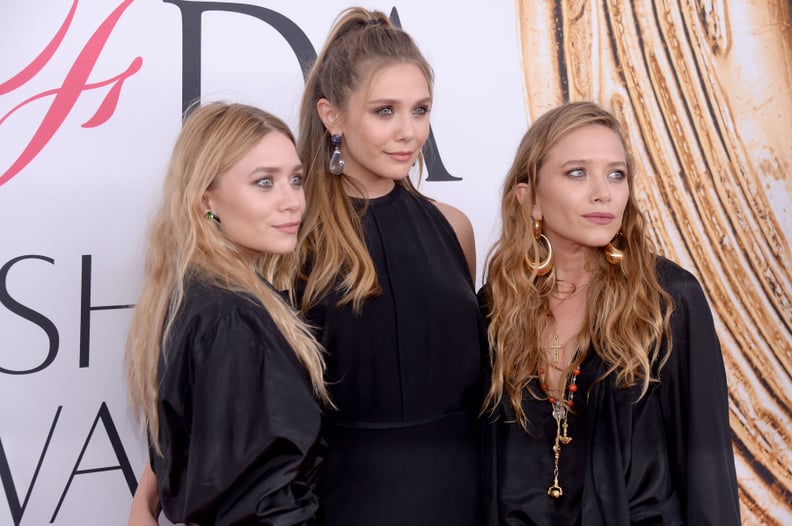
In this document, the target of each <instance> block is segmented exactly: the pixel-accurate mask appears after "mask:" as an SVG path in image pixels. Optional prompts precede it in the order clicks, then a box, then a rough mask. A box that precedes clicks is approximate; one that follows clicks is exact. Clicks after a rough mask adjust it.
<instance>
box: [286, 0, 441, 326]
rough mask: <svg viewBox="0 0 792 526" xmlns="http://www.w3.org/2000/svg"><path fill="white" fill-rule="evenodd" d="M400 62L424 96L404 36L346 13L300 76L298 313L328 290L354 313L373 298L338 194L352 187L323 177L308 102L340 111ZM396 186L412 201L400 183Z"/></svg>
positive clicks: (316, 121) (358, 235)
mask: <svg viewBox="0 0 792 526" xmlns="http://www.w3.org/2000/svg"><path fill="white" fill-rule="evenodd" d="M404 63H407V64H414V65H416V66H417V67H418V68H419V69H420V70H421V71H422V72H423V74H424V75H425V76H426V81H427V83H428V84H429V89H430V91H431V89H432V82H433V73H432V69H431V67H430V66H429V63H428V62H427V61H426V59H425V58H424V56H423V55H422V54H421V52H420V50H419V49H418V47H417V46H416V45H415V42H414V41H413V39H412V38H411V37H410V35H408V34H407V33H405V32H404V31H402V30H401V29H399V28H397V27H395V26H394V25H393V24H391V22H390V20H389V19H388V17H387V16H386V15H385V14H384V13H381V12H379V11H369V10H366V9H363V8H360V7H353V8H350V9H347V10H345V11H343V12H342V13H341V14H340V15H339V16H338V18H337V19H336V21H335V24H334V25H333V28H332V30H331V32H330V36H329V37H328V39H327V43H326V44H325V47H324V49H323V50H322V51H321V52H320V53H319V56H318V58H317V59H316V62H315V63H314V65H313V68H312V69H311V72H310V74H309V76H308V79H307V81H306V85H305V92H304V94H303V98H302V104H301V108H300V135H299V140H298V144H299V148H298V149H299V154H300V158H301V159H302V161H303V165H304V169H305V174H306V180H305V198H306V201H307V202H308V204H309V206H308V209H307V211H306V214H305V217H304V218H303V226H302V229H301V236H300V237H301V240H300V248H299V252H298V254H299V267H300V268H302V269H306V268H307V269H308V272H307V274H308V275H307V276H306V275H301V276H300V278H301V279H303V280H304V281H305V291H304V295H303V298H302V303H301V307H302V309H303V312H307V311H308V309H310V308H311V307H312V306H313V305H315V304H316V303H318V302H319V301H321V299H322V298H324V297H325V296H326V295H327V294H328V293H329V292H330V291H331V290H332V289H333V288H335V287H338V288H339V290H340V291H341V292H342V297H341V300H340V302H339V304H341V305H343V304H347V303H350V302H351V303H352V305H353V307H354V308H355V310H356V311H359V310H360V308H361V306H362V304H363V302H364V301H365V300H366V298H369V297H372V296H375V295H377V294H379V292H380V287H379V283H378V282H377V276H376V273H375V270H374V264H373V262H372V261H371V256H370V255H369V253H368V250H367V249H366V245H365V242H364V239H363V231H362V227H361V224H360V214H361V213H362V211H359V210H356V209H355V206H354V205H353V203H352V201H351V200H350V199H349V197H348V196H347V193H346V190H345V185H349V186H352V187H355V186H357V185H356V184H355V181H354V180H353V179H351V178H350V177H348V176H346V175H343V174H342V175H340V176H339V175H333V174H331V173H330V171H329V168H328V166H329V163H330V157H331V155H332V152H333V148H332V146H331V145H330V141H329V134H328V131H327V130H326V129H325V127H324V124H323V123H322V121H321V119H320V118H319V113H318V111H317V108H316V104H317V102H318V101H319V100H320V99H322V98H324V99H327V100H328V101H329V102H330V103H331V104H332V105H333V106H334V107H336V108H337V109H338V110H339V111H340V112H341V113H343V112H344V110H345V109H346V108H347V104H348V102H349V98H350V97H351V95H352V94H353V93H354V92H355V91H356V90H358V89H362V88H363V87H364V86H365V85H366V83H367V82H368V81H369V80H370V79H371V77H372V75H373V74H374V73H375V72H376V71H378V70H379V69H381V68H383V67H385V66H389V65H392V64H404ZM421 162H422V161H421ZM397 184H400V185H402V186H404V187H405V188H406V189H407V190H409V191H410V192H413V193H415V194H417V195H420V194H418V192H417V190H416V189H415V188H414V186H413V185H412V183H411V181H410V179H409V178H408V177H405V178H404V179H402V180H400V181H398V182H397ZM339 276H340V279H339Z"/></svg>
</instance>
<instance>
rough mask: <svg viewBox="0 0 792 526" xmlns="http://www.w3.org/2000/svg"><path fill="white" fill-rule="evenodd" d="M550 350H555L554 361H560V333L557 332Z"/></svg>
mask: <svg viewBox="0 0 792 526" xmlns="http://www.w3.org/2000/svg"><path fill="white" fill-rule="evenodd" d="M550 350H551V351H553V363H558V351H560V350H561V347H560V346H559V345H558V335H557V334H556V337H555V340H553V343H552V344H550Z"/></svg>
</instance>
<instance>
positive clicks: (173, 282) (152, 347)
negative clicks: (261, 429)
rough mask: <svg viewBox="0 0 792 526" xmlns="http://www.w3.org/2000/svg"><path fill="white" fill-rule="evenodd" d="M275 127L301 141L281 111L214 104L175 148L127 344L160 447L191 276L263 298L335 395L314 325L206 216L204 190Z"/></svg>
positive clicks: (144, 411)
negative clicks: (167, 379) (166, 347)
mask: <svg viewBox="0 0 792 526" xmlns="http://www.w3.org/2000/svg"><path fill="white" fill-rule="evenodd" d="M270 133H282V134H283V135H285V136H286V137H288V138H289V139H290V140H291V141H292V143H294V137H293V135H292V133H291V131H290V130H289V128H288V126H287V125H286V124H284V123H283V121H281V120H280V119H278V118H277V117H275V116H273V115H271V114H269V113H267V112H265V111H263V110H260V109H258V108H255V107H252V106H247V105H243V104H229V103H223V102H213V103H210V104H207V105H205V106H203V107H199V108H197V109H195V110H194V111H192V113H190V115H189V116H188V117H187V119H186V120H185V122H184V125H183V127H182V130H181V133H180V134H179V137H178V139H177V140H176V144H175V146H174V148H173V154H172V156H171V160H170V164H169V166H168V169H167V173H166V176H165V181H164V188H163V192H162V203H161V206H160V209H159V211H158V212H157V213H156V216H155V217H154V221H153V224H152V226H151V229H150V232H149V237H148V245H147V252H146V263H145V269H144V279H143V287H142V290H141V294H140V299H139V301H138V303H137V305H136V306H135V310H134V315H133V319H132V325H131V328H130V332H129V337H128V340H127V348H126V363H127V374H128V389H129V397H130V401H131V404H132V407H133V408H134V409H135V410H136V411H137V412H138V413H139V414H140V416H141V418H142V420H143V421H144V423H145V424H147V426H148V429H149V434H150V437H151V440H152V443H153V444H154V447H155V449H156V450H157V451H159V445H158V444H157V436H158V434H157V429H158V424H159V415H158V411H157V401H158V385H157V367H158V361H159V356H160V353H161V352H162V348H163V342H164V341H166V340H167V337H168V330H169V326H170V321H171V320H172V319H173V315H174V314H175V313H176V312H177V311H178V309H179V306H180V304H181V302H182V298H183V293H184V285H185V281H186V280H187V279H198V280H201V281H202V282H204V283H207V284H210V285H214V286H217V287H221V288H225V289H228V290H232V291H236V292H240V293H243V294H245V295H248V296H250V297H252V298H254V299H255V301H257V302H258V303H260V304H261V305H262V306H263V308H265V309H266V310H267V311H268V312H269V314H270V316H271V317H272V319H273V321H274V322H275V324H276V325H277V327H278V328H279V329H280V331H281V332H282V333H283V335H284V337H285V338H286V341H287V342H288V343H289V344H290V346H291V347H292V349H293V350H294V352H295V354H296V355H297V357H298V358H299V360H300V361H301V362H302V364H303V365H304V366H305V368H306V370H307V372H308V374H309V376H310V378H311V382H312V384H313V388H314V391H315V393H316V394H317V395H318V396H319V398H320V399H322V400H324V401H329V398H328V394H327V391H326V388H325V384H324V382H323V378H322V377H323V373H324V361H323V359H322V354H321V348H320V346H319V344H318V343H317V342H316V340H315V339H314V338H313V336H312V335H311V332H310V330H309V329H308V327H307V326H306V325H305V323H304V322H302V321H301V320H300V319H299V318H298V317H297V316H296V315H295V313H294V311H293V310H292V309H291V307H290V306H289V305H287V303H286V302H285V301H283V299H282V298H281V296H280V295H279V294H277V293H276V292H275V291H273V290H272V289H271V288H270V287H269V286H268V285H267V284H266V283H265V282H264V281H263V280H262V279H261V277H260V276H259V273H258V272H257V270H256V268H254V267H253V266H251V264H250V262H249V261H248V259H247V258H246V256H244V255H243V253H242V252H241V250H240V249H239V248H238V247H237V246H236V245H234V244H233V243H232V242H231V241H229V240H228V239H227V238H226V237H225V236H224V235H223V233H222V229H221V228H218V225H217V224H216V223H215V222H214V221H212V220H209V219H207V218H206V217H205V216H204V212H205V211H204V209H203V204H202V198H203V196H204V193H205V192H206V191H207V190H208V189H210V188H212V186H213V185H214V184H215V182H216V181H217V178H218V176H219V175H220V174H223V173H224V172H226V171H228V170H229V169H230V168H231V167H232V166H233V165H234V164H235V163H236V162H237V161H239V160H240V159H241V158H242V157H243V156H244V155H245V154H246V153H247V152H249V151H250V150H251V149H252V148H253V147H254V146H256V145H257V144H258V143H259V142H260V141H261V139H263V138H264V136H265V135H267V134H270ZM267 257H268V256H267V255H263V259H266V258H267ZM169 312H170V315H169ZM229 352H232V350H229ZM254 417H255V416H254V415H251V418H254Z"/></svg>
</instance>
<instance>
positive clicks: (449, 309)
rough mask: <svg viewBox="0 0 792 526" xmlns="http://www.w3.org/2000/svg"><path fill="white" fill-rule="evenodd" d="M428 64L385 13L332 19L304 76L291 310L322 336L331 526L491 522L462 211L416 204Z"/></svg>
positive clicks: (479, 343) (476, 330) (482, 356)
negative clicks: (302, 197) (302, 200)
mask: <svg viewBox="0 0 792 526" xmlns="http://www.w3.org/2000/svg"><path fill="white" fill-rule="evenodd" d="M432 83H433V76H432V70H431V68H430V66H429V64H428V63H427V61H426V59H425V58H424V56H423V55H422V54H421V52H420V50H419V49H418V47H417V46H416V44H415V42H414V41H413V39H412V38H411V37H410V36H409V35H408V34H407V33H406V32H404V31H402V30H401V29H399V28H398V27H395V26H394V25H393V24H392V23H391V21H390V20H389V19H388V17H387V16H386V15H385V14H384V13H381V12H376V11H368V10H366V9H361V8H352V9H348V10H346V11H344V12H343V13H341V15H340V16H339V17H338V18H337V20H336V22H335V24H334V26H333V28H332V30H331V32H330V36H329V37H328V39H327V42H326V44H325V46H324V47H323V49H322V50H321V52H320V53H319V56H318V58H317V60H316V63H315V64H314V66H313V68H312V70H311V72H310V74H309V76H308V79H307V81H306V87H305V93H304V95H303V99H302V107H301V111H300V134H299V139H298V144H299V151H300V156H301V158H302V159H303V163H304V165H305V173H306V183H305V184H306V186H305V191H306V199H307V201H308V210H307V212H306V215H305V220H304V224H303V229H302V230H301V232H300V240H301V241H300V245H299V252H298V254H299V257H300V261H299V268H300V275H299V279H298V281H297V283H296V296H297V303H298V304H299V305H300V308H301V309H302V312H303V313H304V314H305V315H306V317H307V319H308V320H309V321H310V322H311V323H312V324H313V325H316V326H317V327H319V331H320V341H321V342H322V344H323V345H324V347H325V348H326V350H327V374H326V379H327V382H328V389H329V390H330V392H331V394H332V397H333V400H334V402H335V403H336V405H337V410H333V411H328V412H326V414H325V419H324V427H323V431H324V436H325V438H326V440H327V444H328V456H327V459H326V462H325V464H324V466H323V472H322V477H321V478H320V482H319V486H318V492H319V495H320V498H321V499H322V505H323V508H324V514H325V520H326V523H327V524H328V525H330V526H358V525H359V526H371V525H375V524H376V525H378V526H388V525H394V526H395V525H399V526H403V525H405V524H415V525H446V524H447V525H454V526H480V525H482V524H486V523H487V518H486V506H485V505H484V504H483V502H484V501H485V498H486V495H487V493H488V492H487V487H488V485H487V482H486V481H485V480H484V479H485V478H486V476H485V474H486V473H487V469H486V463H485V462H483V459H484V458H485V457H486V456H487V455H485V454H484V445H483V442H482V440H481V434H482V429H481V427H480V424H479V420H478V418H477V416H478V413H479V411H480V408H481V403H482V399H483V394H482V387H481V382H482V380H483V377H484V376H485V375H484V373H483V370H484V367H483V365H484V364H485V363H486V336H485V334H484V329H483V319H482V317H481V314H480V312H479V310H478V306H477V301H476V297H475V290H474V285H473V276H474V275H475V250H474V247H473V230H472V227H471V225H470V222H469V221H468V219H467V217H466V216H465V215H464V214H463V213H462V212H460V211H459V210H456V209H455V208H452V207H450V206H448V205H446V204H443V203H439V202H436V201H433V200H431V199H429V198H427V197H424V196H423V195H421V194H420V193H419V192H418V191H417V190H416V189H415V187H414V186H413V184H412V182H411V180H410V177H409V174H410V171H411V169H412V168H413V166H415V167H416V171H417V170H419V169H420V168H421V167H422V166H423V159H422V155H421V151H422V148H423V146H424V144H425V142H426V140H427V138H428V136H429V114H430V111H431V107H432V93H433V90H432Z"/></svg>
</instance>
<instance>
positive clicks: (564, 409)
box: [539, 338, 580, 499]
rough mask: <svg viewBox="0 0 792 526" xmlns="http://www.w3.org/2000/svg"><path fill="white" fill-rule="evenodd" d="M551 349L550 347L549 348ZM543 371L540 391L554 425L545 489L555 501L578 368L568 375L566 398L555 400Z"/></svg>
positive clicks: (567, 435)
mask: <svg viewBox="0 0 792 526" xmlns="http://www.w3.org/2000/svg"><path fill="white" fill-rule="evenodd" d="M555 345H556V347H557V346H558V338H556V341H555ZM551 348H552V347H551ZM544 372H545V371H544V369H543V368H542V369H539V374H540V376H541V377H540V381H541V385H542V389H543V390H544V391H545V392H546V393H548V401H549V402H550V409H551V411H552V415H553V420H555V423H556V433H555V440H554V441H553V485H552V486H550V487H549V488H547V495H548V496H549V497H550V498H551V499H557V498H559V497H561V496H562V495H563V494H564V490H563V489H562V488H561V485H560V484H559V483H558V461H559V459H560V458H561V446H562V445H564V446H565V445H567V444H569V443H570V442H572V437H571V436H569V434H568V433H567V431H568V428H569V424H568V422H567V418H568V417H569V410H570V408H572V406H573V405H574V402H573V399H574V398H575V393H576V392H577V390H578V386H577V377H578V376H580V367H575V369H574V370H573V371H572V374H571V375H570V378H569V381H568V385H567V388H566V390H567V391H568V392H569V395H568V398H564V397H563V395H562V397H561V400H556V399H555V398H554V397H552V396H549V392H548V387H549V386H548V384H547V382H546V381H545V378H544Z"/></svg>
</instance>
